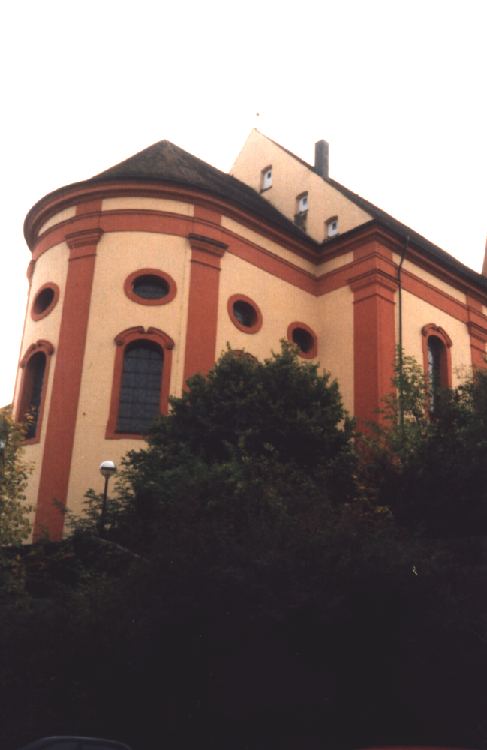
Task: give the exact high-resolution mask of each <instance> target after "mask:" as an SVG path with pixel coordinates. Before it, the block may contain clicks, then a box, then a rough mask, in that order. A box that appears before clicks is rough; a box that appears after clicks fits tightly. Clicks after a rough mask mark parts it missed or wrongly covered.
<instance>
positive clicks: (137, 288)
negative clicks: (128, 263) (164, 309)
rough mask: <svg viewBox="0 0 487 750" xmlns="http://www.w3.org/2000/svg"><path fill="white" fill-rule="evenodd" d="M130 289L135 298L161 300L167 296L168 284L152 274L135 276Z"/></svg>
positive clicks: (160, 277)
mask: <svg viewBox="0 0 487 750" xmlns="http://www.w3.org/2000/svg"><path fill="white" fill-rule="evenodd" d="M132 289H133V290H134V294H135V295H136V296H137V297H142V298H143V299H162V298H163V297H166V296H167V295H168V294H169V284H168V283H167V281H166V279H164V278H162V276H154V274H144V276H137V277H136V278H135V279H134V281H133V283H132Z"/></svg>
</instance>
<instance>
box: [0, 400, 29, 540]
mask: <svg viewBox="0 0 487 750" xmlns="http://www.w3.org/2000/svg"><path fill="white" fill-rule="evenodd" d="M22 439H23V430H22V428H21V427H20V426H19V425H17V424H16V423H15V422H14V421H13V419H12V415H11V409H10V407H8V406H7V407H3V408H2V409H0V547H4V546H7V545H12V544H20V543H21V542H22V541H24V540H25V539H26V538H27V537H28V536H29V533H30V523H29V519H28V515H29V513H30V512H31V510H32V508H31V507H30V506H29V505H27V503H26V499H25V488H26V484H27V478H28V475H29V467H28V466H27V464H26V463H25V461H24V460H23V457H22V446H21V443H22Z"/></svg>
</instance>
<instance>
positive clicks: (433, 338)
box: [422, 323, 452, 411]
mask: <svg viewBox="0 0 487 750" xmlns="http://www.w3.org/2000/svg"><path fill="white" fill-rule="evenodd" d="M422 334H423V361H424V370H425V374H426V378H427V383H428V393H429V399H430V410H431V411H434V408H435V400H436V399H437V398H438V393H439V391H440V390H441V389H442V388H451V385H452V377H451V352H450V349H451V339H450V337H449V336H448V334H447V333H445V331H444V330H443V328H440V327H439V326H436V325H434V324H433V323H430V324H428V325H427V326H424V327H423V330H422Z"/></svg>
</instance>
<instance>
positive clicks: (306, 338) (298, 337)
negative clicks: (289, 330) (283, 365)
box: [293, 328, 315, 354]
mask: <svg viewBox="0 0 487 750" xmlns="http://www.w3.org/2000/svg"><path fill="white" fill-rule="evenodd" d="M293 341H294V343H295V344H296V346H297V347H298V349H300V350H301V351H302V352H304V353H305V354H307V353H308V352H310V351H311V349H312V348H313V346H314V343H315V342H314V340H313V337H312V335H311V334H310V333H308V331H305V330H304V328H295V329H294V331H293Z"/></svg>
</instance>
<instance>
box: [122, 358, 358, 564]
mask: <svg viewBox="0 0 487 750" xmlns="http://www.w3.org/2000/svg"><path fill="white" fill-rule="evenodd" d="M188 385H189V388H188V390H187V391H186V392H185V393H184V394H183V396H182V397H181V398H179V399H178V398H173V399H172V401H171V407H172V409H171V413H170V415H169V416H167V417H163V418H162V419H161V421H160V423H159V424H158V425H157V427H156V428H155V429H154V430H153V432H152V433H151V435H150V437H149V447H148V448H147V449H144V450H142V451H137V452H131V453H130V454H129V455H128V457H127V459H126V461H125V470H124V475H123V482H122V486H121V497H122V503H123V507H124V508H125V512H126V515H125V518H121V522H120V527H119V531H120V530H121V526H122V525H123V523H124V522H125V529H126V530H127V532H128V533H129V534H130V535H133V533H134V530H135V529H137V528H138V529H139V534H140V539H141V540H142V539H143V540H144V542H143V543H144V545H145V546H146V545H147V541H148V539H150V538H151V536H152V537H154V538H155V539H157V540H158V541H157V543H158V544H159V543H160V542H161V535H162V537H163V538H164V539H165V543H164V544H162V545H161V547H162V548H164V549H166V550H171V554H177V550H178V549H184V550H186V551H188V550H189V549H191V550H192V554H196V551H198V554H201V555H205V554H211V555H219V554H221V555H224V556H225V555H227V554H230V553H231V554H232V555H234V556H236V557H239V556H244V557H248V556H249V555H250V556H254V557H255V556H256V555H257V556H259V555H264V556H265V557H267V556H268V555H270V554H272V553H273V551H278V550H280V551H281V552H282V551H283V550H284V549H290V548H292V547H293V545H296V544H297V540H299V539H302V538H303V537H304V536H306V533H307V530H308V531H309V530H310V529H313V528H322V527H323V525H324V524H325V525H326V523H328V521H327V520H326V519H327V518H328V516H329V514H330V513H331V512H332V509H333V508H334V507H337V506H339V505H340V504H343V503H344V502H346V501H347V500H350V499H351V497H352V496H353V491H354V485H353V472H354V465H355V457H354V451H353V446H352V441H351V437H352V424H351V422H350V420H349V419H348V418H347V417H346V415H345V412H344V410H343V406H342V403H341V399H340V395H339V392H338V386H337V384H336V382H331V381H330V377H329V375H328V374H324V375H320V374H319V373H318V370H317V367H316V366H315V365H311V364H305V365H302V364H300V363H299V362H298V361H297V356H296V353H295V351H294V350H293V348H292V347H290V346H288V345H287V344H284V345H283V349H282V352H281V353H280V354H276V355H274V356H273V357H272V358H271V359H269V360H266V361H265V362H263V363H261V362H258V361H257V360H255V359H254V358H253V357H251V356H249V355H245V354H239V353H237V354H236V353H234V352H231V351H229V352H227V353H225V354H224V355H223V356H222V358H221V359H220V360H219V362H218V363H217V364H216V365H215V367H214V368H213V370H212V371H211V372H210V373H209V375H208V377H206V378H204V377H202V376H196V377H194V378H192V379H191V380H190V381H189V384H188ZM179 536H181V538H180V539H179V542H180V544H179V543H176V539H178V538H179ZM166 537H167V539H166ZM190 539H191V542H190ZM184 540H185V541H184Z"/></svg>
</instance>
